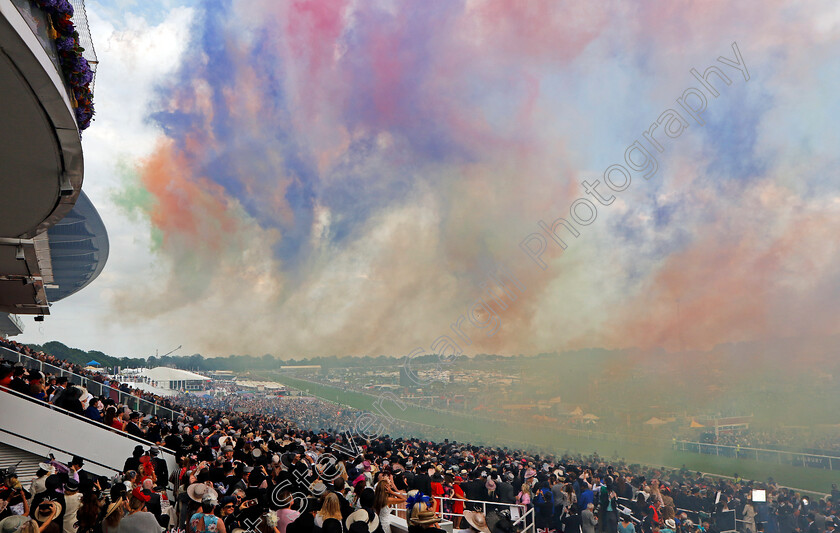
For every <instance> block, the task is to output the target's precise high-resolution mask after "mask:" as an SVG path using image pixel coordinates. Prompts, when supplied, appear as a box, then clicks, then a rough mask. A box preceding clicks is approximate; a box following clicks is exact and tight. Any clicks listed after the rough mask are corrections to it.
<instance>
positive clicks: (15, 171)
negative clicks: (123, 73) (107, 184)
mask: <svg viewBox="0 0 840 533" xmlns="http://www.w3.org/2000/svg"><path fill="white" fill-rule="evenodd" d="M71 12H72V15H71ZM68 36H69V40H67V38H68ZM62 38H64V40H63V41H61V42H60V40H61V39H62ZM71 63H72V66H71ZM96 65H97V60H96V55H95V52H94V49H93V43H92V41H91V39H90V32H89V30H88V26H87V20H86V15H85V10H84V4H83V2H82V1H81V0H73V2H69V3H46V2H43V3H42V2H37V1H32V0H0V115H2V116H3V123H2V127H0V191H2V193H0V336H6V337H8V336H14V335H17V334H19V333H21V332H22V330H23V322H22V320H21V315H30V316H32V315H34V316H35V319H36V320H43V319H44V316H45V315H49V314H50V305H51V304H52V303H54V302H56V301H59V300H62V299H64V298H68V297H70V296H72V295H73V294H75V293H76V292H78V291H79V290H81V289H82V288H84V287H85V286H87V285H88V284H89V283H90V282H92V281H93V280H94V279H96V277H97V276H98V275H99V274H100V273H101V272H102V269H103V268H104V266H105V263H106V261H107V259H108V250H109V245H108V234H107V231H106V229H105V225H104V223H103V222H102V219H101V218H100V216H99V214H98V212H97V210H96V208H95V207H94V205H93V203H92V202H91V201H90V199H89V198H88V197H87V196H86V195H85V193H84V192H83V191H82V184H83V181H84V157H83V153H82V142H81V134H82V131H83V130H84V128H85V127H87V125H88V124H89V122H90V114H91V113H92V102H91V97H92V88H93V73H94V72H95V69H96ZM21 364H23V363H21ZM26 366H28V367H30V368H32V367H34V368H38V367H43V366H44V363H42V362H28V363H27V365H26ZM60 371H61V372H62V373H63V374H70V373H69V372H65V371H64V370H63V369H61V370H60ZM72 381H73V380H71V382H72ZM0 412H2V415H1V416H0V418H2V419H0V429H2V431H0V452H1V453H0V468H2V467H5V466H9V465H14V464H18V463H20V465H21V466H19V468H20V469H23V470H22V471H24V472H25V471H26V468H27V466H28V465H29V466H31V465H32V464H36V463H37V462H38V461H43V458H44V457H46V456H47V454H48V453H53V454H54V455H55V456H56V458H57V459H58V460H62V461H69V460H70V459H71V458H72V456H74V455H83V456H88V455H89V453H87V452H88V451H89V443H90V440H89V439H90V438H91V436H92V435H93V436H95V437H96V438H101V439H105V440H103V441H102V442H104V443H109V445H113V446H114V452H113V454H112V455H113V457H109V453H110V452H108V451H107V447H108V446H102V449H101V450H100V452H101V453H100V452H98V453H97V455H100V457H98V458H97V459H95V460H94V459H93V458H91V459H90V460H89V461H88V465H89V468H90V470H91V471H92V472H96V473H101V474H103V475H108V474H113V472H114V470H113V469H114V468H117V469H118V470H119V469H120V468H121V465H122V461H123V460H124V459H125V453H126V451H127V452H128V453H130V452H131V449H133V447H134V446H135V445H136V443H135V442H134V441H133V440H132V439H131V438H129V436H127V435H117V434H114V433H112V432H110V431H108V430H107V429H105V428H95V427H92V426H91V425H90V424H89V423H88V422H85V421H82V420H77V419H76V418H74V417H73V416H65V413H62V412H61V410H60V409H59V408H55V407H53V408H51V409H45V408H44V406H42V405H38V403H37V402H33V401H31V399H24V398H22V397H20V396H19V395H15V394H14V393H12V392H11V391H10V392H9V393H8V394H5V393H4V395H3V403H2V408H0ZM79 424H83V425H84V426H83V427H81V426H78V425H79ZM56 428H59V429H60V430H61V431H56ZM97 432H99V433H100V434H97ZM59 439H60V441H59ZM117 462H119V463H120V464H119V465H118V464H117Z"/></svg>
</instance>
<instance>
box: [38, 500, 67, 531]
mask: <svg viewBox="0 0 840 533" xmlns="http://www.w3.org/2000/svg"><path fill="white" fill-rule="evenodd" d="M61 511H62V509H61V505H60V504H59V503H58V502H57V501H54V500H43V501H41V502H40V503H39V504H38V507H36V508H35V509H33V511H32V513H33V514H32V518H34V519H35V521H37V522H38V526H39V527H38V529H39V531H40V532H41V533H61V526H60V525H59V524H61V523H62V522H61Z"/></svg>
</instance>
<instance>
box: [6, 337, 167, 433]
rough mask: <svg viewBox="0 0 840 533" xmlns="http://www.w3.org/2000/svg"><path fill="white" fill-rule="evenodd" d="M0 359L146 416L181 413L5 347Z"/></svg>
mask: <svg viewBox="0 0 840 533" xmlns="http://www.w3.org/2000/svg"><path fill="white" fill-rule="evenodd" d="M0 359H5V360H7V361H13V362H19V363H22V364H23V366H25V367H26V368H29V369H37V370H40V371H41V372H44V373H45V374H46V373H49V374H53V375H55V376H64V377H66V378H67V381H69V382H70V383H72V384H74V385H81V386H82V387H84V388H85V389H87V391H88V392H90V393H91V394H93V395H94V396H107V397H110V398H111V399H112V400H114V401H115V402H116V403H118V404H123V405H127V406H128V407H129V408H130V409H132V410H134V411H140V412H141V413H143V414H146V415H154V416H159V417H162V418H168V419H169V420H177V419H178V417H179V416H181V415H182V413H181V412H179V411H175V410H173V409H170V408H168V407H164V406H162V405H158V404H157V403H156V402H152V401H149V400H146V399H145V398H140V397H138V396H134V395H133V394H131V393H128V392H123V391H121V390H120V389H115V388H114V387H110V386H108V385H105V384H104V383H100V382H99V381H96V380H95V379H93V378H91V377H89V376H82V375H79V374H76V373H74V372H72V371H70V370H67V369H65V368H61V367H60V366H55V365H52V364H50V363H45V362H44V361H41V360H40V359H35V358H33V357H29V356H28V355H24V354H22V353H20V352H18V351H16V350H11V349H9V348H6V347H5V346H0Z"/></svg>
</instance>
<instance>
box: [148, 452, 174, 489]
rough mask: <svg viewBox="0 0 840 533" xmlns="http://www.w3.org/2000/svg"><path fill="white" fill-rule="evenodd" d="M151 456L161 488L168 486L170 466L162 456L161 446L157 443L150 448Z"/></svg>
mask: <svg viewBox="0 0 840 533" xmlns="http://www.w3.org/2000/svg"><path fill="white" fill-rule="evenodd" d="M149 457H150V458H151V462H152V467H153V468H154V471H155V476H156V477H157V485H158V486H159V487H161V488H164V487H166V485H167V484H168V481H169V467H168V466H167V465H166V461H165V460H164V459H163V457H161V456H160V448H159V447H158V446H157V445H155V446H152V447H150V448H149Z"/></svg>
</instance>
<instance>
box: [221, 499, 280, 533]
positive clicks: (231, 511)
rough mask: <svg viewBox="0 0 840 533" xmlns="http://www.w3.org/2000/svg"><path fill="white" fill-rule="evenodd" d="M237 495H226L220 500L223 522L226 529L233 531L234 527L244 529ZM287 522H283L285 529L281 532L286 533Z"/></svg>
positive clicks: (278, 523) (278, 524) (278, 522)
mask: <svg viewBox="0 0 840 533" xmlns="http://www.w3.org/2000/svg"><path fill="white" fill-rule="evenodd" d="M236 503H237V500H236V497H234V496H225V497H223V498H222V499H221V500H219V514H220V515H221V518H222V522H224V525H225V530H226V531H233V530H234V529H244V528H243V527H242V522H241V521H240V519H239V513H238V510H237V508H236ZM277 526H278V528H279V526H280V520H279V511H278V521H277ZM285 528H286V524H283V530H281V533H285Z"/></svg>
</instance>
